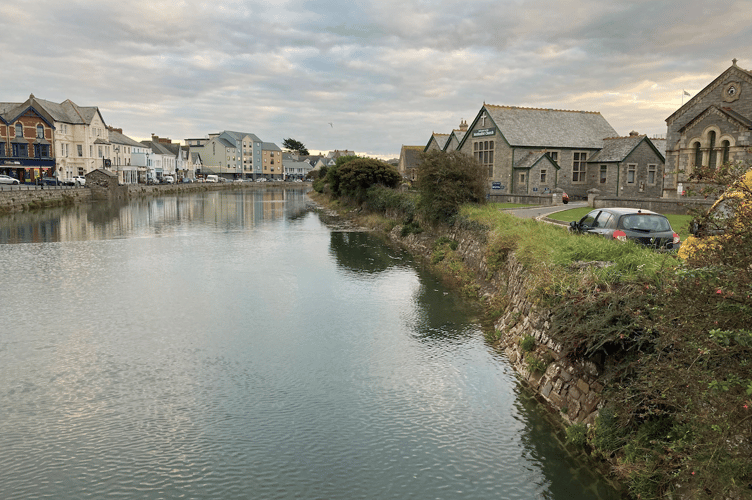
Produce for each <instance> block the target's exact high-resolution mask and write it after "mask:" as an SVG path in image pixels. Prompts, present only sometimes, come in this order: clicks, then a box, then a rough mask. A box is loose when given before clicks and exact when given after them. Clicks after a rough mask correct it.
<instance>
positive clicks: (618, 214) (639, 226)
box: [569, 208, 681, 251]
mask: <svg viewBox="0 0 752 500" xmlns="http://www.w3.org/2000/svg"><path fill="white" fill-rule="evenodd" d="M569 229H570V231H574V232H577V233H586V234H595V235H600V236H604V237H606V238H609V239H614V240H618V241H627V240H630V241H634V242H635V243H639V244H641V245H645V246H649V247H652V248H656V249H660V250H671V251H674V250H678V249H679V246H681V239H680V238H679V235H678V234H676V232H675V231H674V230H673V228H672V227H671V224H670V223H669V221H668V219H667V218H666V216H664V215H661V214H659V213H656V212H651V211H650V210H642V209H637V208H597V209H595V210H593V211H591V212H590V213H589V214H587V215H586V216H585V217H583V218H582V219H580V220H579V221H572V222H570V223H569Z"/></svg>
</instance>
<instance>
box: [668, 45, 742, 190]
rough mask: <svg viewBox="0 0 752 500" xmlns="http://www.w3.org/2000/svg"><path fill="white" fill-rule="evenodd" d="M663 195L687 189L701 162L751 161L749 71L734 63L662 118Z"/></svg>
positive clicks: (689, 188) (710, 164) (712, 165)
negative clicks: (663, 152)
mask: <svg viewBox="0 0 752 500" xmlns="http://www.w3.org/2000/svg"><path fill="white" fill-rule="evenodd" d="M666 124H667V127H668V130H667V134H666V179H665V182H664V190H663V191H664V196H665V197H678V196H682V195H683V194H685V193H686V192H687V191H688V190H691V188H692V187H698V186H692V182H691V181H690V179H689V176H690V175H691V174H692V172H693V170H694V169H695V168H696V167H697V166H699V165H702V166H705V167H717V166H720V165H722V164H724V163H727V162H730V163H735V162H742V163H749V162H750V161H752V151H750V146H751V145H752V143H751V142H750V141H751V134H752V72H750V71H748V70H745V69H742V68H740V67H739V66H738V65H737V60H736V59H734V60H733V61H732V64H731V67H729V68H728V69H727V70H726V71H724V72H723V73H721V74H720V75H719V76H718V77H717V78H716V79H715V80H713V81H712V82H710V84H708V85H707V86H706V87H705V88H704V89H702V90H701V91H700V92H698V93H697V94H696V95H694V96H692V97H691V98H690V99H689V100H688V101H687V102H686V103H685V104H684V105H683V106H682V107H680V108H679V109H678V110H677V111H676V112H674V113H673V114H672V115H671V116H669V117H668V118H666Z"/></svg>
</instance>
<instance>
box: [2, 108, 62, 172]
mask: <svg viewBox="0 0 752 500" xmlns="http://www.w3.org/2000/svg"><path fill="white" fill-rule="evenodd" d="M54 132H55V126H54V119H53V118H52V116H50V115H49V114H48V113H46V112H45V111H44V109H43V108H41V107H40V106H38V105H37V104H36V103H35V102H34V96H33V95H32V96H30V97H29V99H28V100H27V101H25V102H23V103H0V173H1V174H5V175H10V176H11V177H14V178H16V179H18V180H19V181H20V182H22V183H33V182H35V181H36V180H37V179H39V178H40V177H45V176H54V175H55V156H54V155H55V149H54V144H53V140H54V139H53V137H54Z"/></svg>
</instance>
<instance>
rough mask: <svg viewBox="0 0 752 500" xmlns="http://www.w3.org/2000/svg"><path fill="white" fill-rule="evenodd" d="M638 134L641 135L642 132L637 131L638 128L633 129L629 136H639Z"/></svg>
mask: <svg viewBox="0 0 752 500" xmlns="http://www.w3.org/2000/svg"><path fill="white" fill-rule="evenodd" d="M638 135H640V133H639V132H637V131H636V130H633V131H631V132H630V133H629V137H637V136H638Z"/></svg>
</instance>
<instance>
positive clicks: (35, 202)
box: [0, 181, 311, 215]
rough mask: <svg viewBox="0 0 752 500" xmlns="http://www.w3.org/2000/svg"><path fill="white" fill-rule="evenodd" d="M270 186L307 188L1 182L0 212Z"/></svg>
mask: <svg viewBox="0 0 752 500" xmlns="http://www.w3.org/2000/svg"><path fill="white" fill-rule="evenodd" d="M272 186H277V187H284V188H286V189H302V190H305V191H307V190H309V189H311V185H310V184H309V183H290V182H282V181H279V182H239V183H238V182H221V183H203V182H202V183H197V182H196V183H194V182H191V183H178V184H157V185H147V184H126V185H123V186H113V187H111V188H105V189H93V188H91V187H68V186H60V187H58V186H22V187H20V188H19V187H15V186H13V187H9V186H4V188H3V189H1V190H0V215H3V214H9V213H13V212H22V211H29V210H38V209H40V208H51V207H60V206H70V205H76V204H79V203H91V202H96V201H102V202H109V201H111V200H127V199H130V198H134V197H139V196H145V197H148V196H163V195H166V194H178V193H191V192H197V191H215V190H225V189H266V188H269V187H272Z"/></svg>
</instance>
